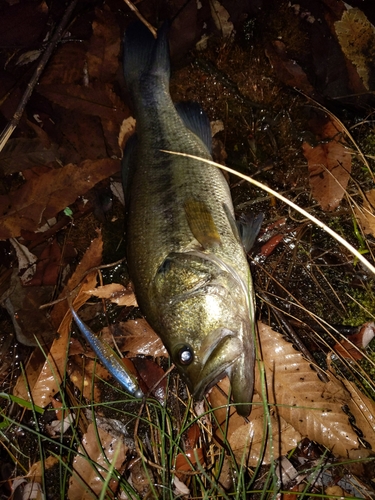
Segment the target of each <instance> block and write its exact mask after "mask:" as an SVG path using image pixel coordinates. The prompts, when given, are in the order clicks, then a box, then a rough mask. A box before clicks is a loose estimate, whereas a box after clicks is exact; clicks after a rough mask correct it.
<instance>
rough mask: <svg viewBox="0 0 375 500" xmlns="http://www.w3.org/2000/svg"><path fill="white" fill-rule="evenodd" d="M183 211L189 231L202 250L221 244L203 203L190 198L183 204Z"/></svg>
mask: <svg viewBox="0 0 375 500" xmlns="http://www.w3.org/2000/svg"><path fill="white" fill-rule="evenodd" d="M184 209H185V214H186V219H187V221H188V224H189V227H190V230H191V232H192V233H193V235H194V238H195V239H196V240H198V241H199V243H200V244H201V245H202V247H203V248H204V249H207V248H210V247H212V246H217V245H219V244H220V243H221V239H220V234H219V232H218V230H217V227H216V225H215V222H214V220H213V218H212V215H211V212H210V210H209V208H208V206H207V205H206V203H205V202H204V201H200V200H195V199H193V198H191V199H189V200H187V201H186V202H185V204H184Z"/></svg>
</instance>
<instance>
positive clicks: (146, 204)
mask: <svg viewBox="0 0 375 500" xmlns="http://www.w3.org/2000/svg"><path fill="white" fill-rule="evenodd" d="M124 73H125V79H126V83H127V88H128V90H129V92H130V95H131V98H132V103H133V107H134V115H135V118H136V121H137V125H136V132H137V139H136V140H134V139H133V140H132V141H131V142H130V144H129V146H128V147H127V148H126V150H125V153H124V158H125V161H124V167H123V170H124V173H123V177H124V183H125V184H126V185H125V186H124V188H125V192H126V198H127V199H128V198H129V205H128V207H127V210H128V222H127V246H128V249H127V257H128V265H129V273H130V276H131V278H132V281H133V284H134V287H135V293H136V297H137V301H138V303H139V306H140V308H141V310H142V312H143V313H144V315H145V317H146V319H147V321H148V322H149V323H150V325H151V326H152V327H153V328H154V329H155V331H156V332H157V333H158V334H159V335H160V337H161V339H162V341H163V343H164V344H165V346H166V348H167V350H168V351H169V354H170V356H171V358H172V360H173V362H174V363H175V365H176V366H177V368H178V370H179V371H180V373H181V375H182V376H183V378H184V379H185V381H186V382H187V384H188V386H189V388H190V390H191V391H192V393H193V395H194V397H195V398H196V399H198V400H199V399H202V398H203V396H204V395H205V394H206V392H207V391H208V390H209V389H210V388H211V387H212V386H213V385H214V384H215V383H216V382H217V381H219V380H220V379H221V378H223V377H224V376H225V375H228V376H229V378H230V380H231V386H232V397H233V400H234V402H235V403H241V404H240V405H239V406H238V407H237V411H238V412H239V413H240V414H241V415H244V416H247V415H248V414H249V412H250V409H251V400H252V394H253V385H254V376H253V373H254V338H255V334H254V328H255V326H254V321H255V320H254V318H255V312H254V300H253V291H252V281H251V275H250V270H249V266H248V263H247V258H246V254H245V251H244V249H243V246H242V243H241V240H240V236H239V232H238V229H237V226H236V223H235V220H234V210H233V204H232V199H231V195H230V191H229V187H228V184H227V182H226V180H225V178H224V176H223V175H222V173H221V171H220V170H219V169H217V168H216V167H214V166H210V165H207V164H205V163H203V162H201V161H197V160H193V159H191V158H186V157H181V156H176V155H171V154H168V153H166V152H163V151H165V150H167V151H175V152H180V153H188V154H191V155H195V156H199V157H202V158H205V159H211V154H210V141H211V133H210V127H209V122H208V118H207V116H206V115H205V114H204V113H203V111H202V110H201V109H200V108H199V106H198V105H196V104H191V103H190V104H185V105H184V104H180V105H178V106H177V108H176V107H175V105H174V104H173V102H172V99H171V96H170V93H169V52H168V40H167V29H166V26H165V25H164V26H163V27H162V28H161V29H160V30H159V33H158V38H157V39H156V40H155V39H154V37H153V36H152V35H151V33H150V32H149V31H148V30H147V28H145V27H144V26H143V25H142V24H140V23H136V24H134V25H131V26H130V27H129V28H128V29H127V31H126V34H125V40H124ZM129 192H130V195H129Z"/></svg>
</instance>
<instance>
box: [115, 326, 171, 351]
mask: <svg viewBox="0 0 375 500" xmlns="http://www.w3.org/2000/svg"><path fill="white" fill-rule="evenodd" d="M114 335H115V338H116V339H121V340H122V342H123V343H122V346H121V349H122V350H123V351H129V356H137V355H138V354H143V355H144V356H154V357H155V358H158V357H160V356H164V357H168V353H167V350H166V349H165V347H164V345H163V343H162V341H161V340H160V337H158V335H157V334H156V333H155V332H154V330H153V329H152V328H151V326H150V325H149V324H148V323H147V321H146V320H145V319H136V320H129V321H126V322H125V323H122V322H121V323H119V324H118V325H114Z"/></svg>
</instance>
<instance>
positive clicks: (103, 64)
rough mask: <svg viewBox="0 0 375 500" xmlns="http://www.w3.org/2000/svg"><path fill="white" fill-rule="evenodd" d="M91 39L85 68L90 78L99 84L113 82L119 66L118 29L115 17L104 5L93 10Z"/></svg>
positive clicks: (119, 37)
mask: <svg viewBox="0 0 375 500" xmlns="http://www.w3.org/2000/svg"><path fill="white" fill-rule="evenodd" d="M95 15H96V19H95V20H94V21H93V23H92V31H93V34H92V37H91V39H90V44H89V49H88V51H87V68H88V74H89V77H90V78H96V79H98V80H100V81H101V82H110V81H113V80H114V78H115V75H116V73H117V69H118V66H119V54H120V45H121V43H120V40H121V36H120V29H119V26H118V23H117V22H116V18H115V15H114V14H113V13H112V12H111V11H110V10H109V7H108V6H106V5H104V8H103V10H101V9H99V8H96V9H95Z"/></svg>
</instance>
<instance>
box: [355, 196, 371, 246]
mask: <svg viewBox="0 0 375 500" xmlns="http://www.w3.org/2000/svg"><path fill="white" fill-rule="evenodd" d="M365 195H366V198H365V201H364V203H363V207H362V208H361V209H360V208H358V207H354V213H355V216H356V217H357V221H358V224H360V226H361V228H362V230H363V232H364V233H365V234H372V235H373V236H375V208H374V207H375V189H371V191H367V192H366V193H365Z"/></svg>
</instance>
